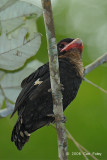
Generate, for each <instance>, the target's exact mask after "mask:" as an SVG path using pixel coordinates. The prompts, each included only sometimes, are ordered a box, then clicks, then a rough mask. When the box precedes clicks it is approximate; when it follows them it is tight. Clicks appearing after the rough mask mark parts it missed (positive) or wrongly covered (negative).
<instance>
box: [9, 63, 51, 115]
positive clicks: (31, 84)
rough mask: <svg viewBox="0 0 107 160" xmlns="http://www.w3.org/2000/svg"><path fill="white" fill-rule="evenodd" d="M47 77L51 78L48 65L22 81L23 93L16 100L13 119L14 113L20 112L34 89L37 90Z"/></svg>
mask: <svg viewBox="0 0 107 160" xmlns="http://www.w3.org/2000/svg"><path fill="white" fill-rule="evenodd" d="M47 77H49V64H48V63H47V64H45V65H43V66H41V67H40V68H38V69H37V70H36V71H35V72H33V73H32V74H30V75H29V76H28V77H27V78H25V79H24V80H23V81H22V83H21V87H22V91H21V92H20V94H19V96H18V98H17V100H16V103H15V108H14V111H13V113H12V115H11V117H12V116H13V115H14V113H15V112H16V111H17V110H18V108H19V107H23V104H24V103H25V101H26V100H27V97H28V95H29V94H31V93H32V91H33V90H34V89H35V90H36V88H37V86H39V85H40V83H41V82H42V81H43V80H44V79H46V78H47ZM21 105H22V106H21Z"/></svg>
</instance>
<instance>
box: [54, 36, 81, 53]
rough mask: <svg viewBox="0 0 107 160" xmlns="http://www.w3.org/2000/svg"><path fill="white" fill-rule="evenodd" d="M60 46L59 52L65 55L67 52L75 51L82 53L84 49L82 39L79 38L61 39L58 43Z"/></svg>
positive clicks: (58, 46)
mask: <svg viewBox="0 0 107 160" xmlns="http://www.w3.org/2000/svg"><path fill="white" fill-rule="evenodd" d="M57 48H58V54H59V56H60V55H65V56H66V54H68V53H69V54H73V53H75V54H76V53H79V54H80V55H81V54H82V50H83V43H82V40H81V39H79V38H76V39H72V38H66V39H63V40H61V41H60V42H59V43H58V44H57Z"/></svg>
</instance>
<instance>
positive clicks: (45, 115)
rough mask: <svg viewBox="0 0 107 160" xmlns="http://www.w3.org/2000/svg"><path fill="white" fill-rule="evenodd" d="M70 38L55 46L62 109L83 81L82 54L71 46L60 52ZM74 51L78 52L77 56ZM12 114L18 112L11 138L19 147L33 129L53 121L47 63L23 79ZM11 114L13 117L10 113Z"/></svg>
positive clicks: (19, 147) (73, 96)
mask: <svg viewBox="0 0 107 160" xmlns="http://www.w3.org/2000/svg"><path fill="white" fill-rule="evenodd" d="M72 41H73V39H70V38H69V39H64V40H62V41H60V42H59V43H58V45H57V47H58V53H59V71H60V81H61V84H62V86H63V87H62V94H63V109H64V110H65V109H66V107H67V106H68V105H69V104H70V102H71V101H72V100H73V99H74V98H75V96H76V94H77V92H78V89H79V86H80V84H81V81H82V73H83V68H82V61H81V53H80V51H79V50H78V49H76V50H75V48H73V49H71V50H70V51H67V52H66V51H65V52H62V53H61V49H62V48H64V47H65V46H66V45H67V44H69V43H71V42H72ZM76 54H77V55H76ZM21 87H22V91H21V92H20V94H19V96H18V98H17V100H16V103H15V109H14V112H13V114H14V113H15V112H16V111H18V120H17V122H16V125H15V126H14V129H13V132H12V137H11V140H12V141H14V142H15V144H16V146H17V148H18V149H19V150H21V149H22V147H23V145H24V144H25V143H26V142H27V141H28V140H29V136H30V134H31V133H32V132H34V131H36V130H37V129H39V128H41V127H43V126H44V125H47V124H49V123H51V122H53V121H54V117H53V116H51V115H52V114H53V102H52V95H51V85H50V74H49V64H48V63H46V64H44V65H43V66H41V67H40V68H38V69H37V70H36V71H35V72H33V73H32V74H31V75H29V76H28V77H27V78H25V79H24V80H23V81H22V83H21ZM13 114H12V116H13Z"/></svg>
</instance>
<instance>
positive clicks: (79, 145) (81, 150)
mask: <svg viewBox="0 0 107 160" xmlns="http://www.w3.org/2000/svg"><path fill="white" fill-rule="evenodd" d="M51 126H52V127H53V128H56V127H55V125H54V124H51ZM66 133H67V138H68V139H70V140H71V141H72V142H73V143H74V144H75V145H76V147H77V148H78V150H79V151H80V152H81V153H82V155H83V156H84V158H85V160H88V159H87V157H86V155H85V154H84V152H83V151H85V152H86V153H89V156H90V157H92V158H93V159H94V160H98V159H97V158H96V157H95V156H93V155H92V154H91V153H90V152H89V151H88V150H87V149H86V148H84V147H83V146H82V145H81V144H79V143H78V142H77V141H76V140H75V139H74V137H73V136H72V135H71V133H70V132H69V131H68V130H67V129H66Z"/></svg>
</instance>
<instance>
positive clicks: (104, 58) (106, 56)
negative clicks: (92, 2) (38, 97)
mask: <svg viewBox="0 0 107 160" xmlns="http://www.w3.org/2000/svg"><path fill="white" fill-rule="evenodd" d="M106 62H107V53H105V54H104V55H103V56H101V57H99V58H97V59H96V60H95V61H94V62H92V63H91V64H89V65H87V66H86V67H85V70H84V76H85V75H87V74H88V73H89V72H91V71H92V70H93V69H95V68H96V67H98V66H99V65H101V64H103V63H106Z"/></svg>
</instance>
